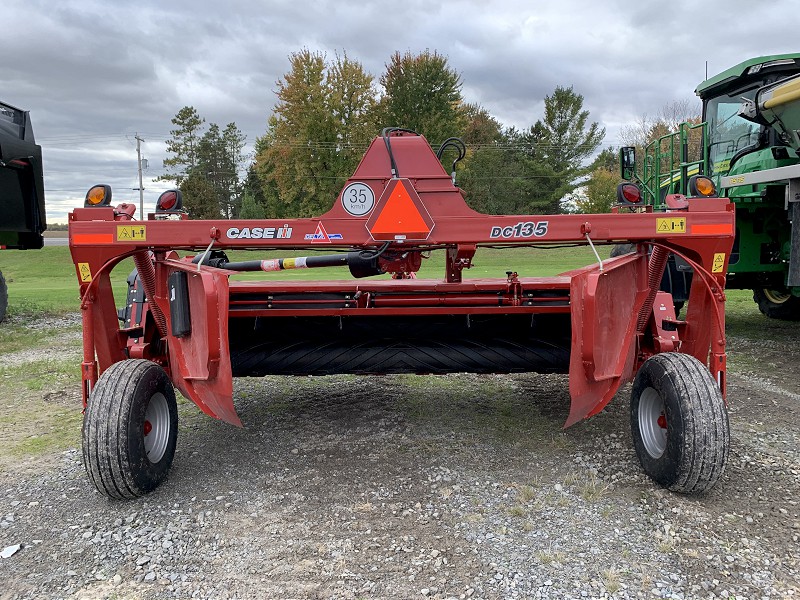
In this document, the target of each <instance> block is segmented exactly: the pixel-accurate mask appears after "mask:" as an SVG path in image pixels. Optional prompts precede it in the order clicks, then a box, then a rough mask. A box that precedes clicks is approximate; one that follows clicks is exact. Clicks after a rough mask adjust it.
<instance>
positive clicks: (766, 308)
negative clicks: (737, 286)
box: [753, 288, 800, 321]
mask: <svg viewBox="0 0 800 600" xmlns="http://www.w3.org/2000/svg"><path fill="white" fill-rule="evenodd" d="M753 301H754V302H755V303H756V304H758V310H760V311H761V312H762V313H763V314H765V315H766V316H767V317H769V318H770V319H779V320H781V321H800V298H798V297H797V296H794V295H792V293H791V292H790V291H789V290H787V289H786V288H781V289H774V288H756V289H754V290H753Z"/></svg>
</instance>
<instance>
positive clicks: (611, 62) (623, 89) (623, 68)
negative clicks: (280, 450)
mask: <svg viewBox="0 0 800 600" xmlns="http://www.w3.org/2000/svg"><path fill="white" fill-rule="evenodd" d="M798 24H800V21H799V20H798V17H797V0H770V1H769V2H759V1H755V2H754V1H752V0H748V1H745V0H726V1H725V2H722V1H719V0H706V1H703V0H695V1H684V0H672V1H671V2H663V1H660V0H659V1H651V0H628V1H626V2H623V1H619V0H559V1H544V0H506V1H502V2H501V1H495V0H479V1H473V0H458V1H456V0H437V1H433V2H432V1H430V0H425V1H423V0H402V1H397V0H395V1H391V2H386V1H383V0H337V1H335V2H333V1H328V0H319V1H316V2H312V1H310V0H305V1H304V0H288V1H287V0H261V1H257V0H228V1H227V2H218V1H214V2H211V1H209V0H172V1H170V2H151V1H150V0H138V1H136V2H128V1H127V0H62V1H59V2H55V1H52V0H50V1H45V0H28V1H27V2H13V3H11V2H7V3H5V4H4V6H3V8H2V10H0V31H2V34H0V100H2V101H4V102H6V103H8V104H11V105H14V106H17V107H19V108H24V109H26V110H30V111H31V117H32V120H33V125H34V131H35V134H36V140H37V142H38V143H39V144H41V146H42V149H43V154H44V167H45V189H46V197H47V206H48V220H49V221H53V222H55V221H59V222H65V220H66V214H67V212H68V211H69V210H70V209H71V208H72V207H75V206H79V205H81V204H82V202H83V195H84V194H85V191H86V190H87V189H88V188H89V187H90V186H91V185H92V184H95V183H109V184H111V185H112V187H113V188H114V199H115V201H116V202H123V201H125V202H134V203H136V204H137V205H138V201H139V192H138V191H134V189H133V188H136V187H137V185H138V181H137V162H136V143H135V140H134V136H135V134H136V133H137V132H138V133H139V135H140V136H141V137H142V138H144V140H145V143H144V144H143V155H144V156H145V157H146V158H147V159H148V161H149V168H148V170H147V171H146V175H145V183H144V187H145V210H146V211H148V210H152V206H153V204H154V202H155V199H156V197H157V196H158V193H160V191H162V190H163V189H165V187H166V186H165V184H164V183H160V182H155V181H152V179H153V178H155V177H156V176H158V175H159V174H161V173H163V168H162V164H161V161H162V160H163V158H165V151H164V140H165V139H166V138H167V137H169V130H170V129H171V123H170V119H171V118H172V117H173V116H174V115H175V113H176V112H178V110H179V109H180V108H181V107H183V106H186V105H191V106H194V107H195V108H196V109H197V111H198V112H199V114H200V115H201V116H202V117H204V118H205V119H206V121H207V122H214V123H217V124H219V125H220V126H221V127H224V125H225V124H227V123H229V122H231V121H234V122H235V123H236V124H237V125H238V127H239V128H240V129H241V130H242V131H243V132H244V133H245V134H246V135H247V138H248V142H249V144H250V145H252V143H253V142H254V141H255V139H256V137H258V136H260V135H262V134H263V133H264V130H265V125H266V121H267V118H268V116H269V114H270V112H271V109H272V107H273V106H274V104H275V94H274V90H275V87H276V86H275V82H276V81H278V80H279V79H281V78H282V76H283V75H284V74H285V73H286V72H287V70H288V68H289V62H288V58H287V57H288V55H289V54H290V53H292V52H295V51H297V50H300V49H301V48H303V47H307V48H309V49H311V50H318V51H322V52H325V53H327V54H328V56H329V57H332V56H333V54H334V53H335V52H337V51H338V52H342V51H346V52H347V54H348V56H349V57H350V58H352V59H356V60H358V61H360V62H361V63H362V64H363V65H364V67H365V69H366V70H367V71H368V72H370V73H372V74H373V75H375V76H376V79H377V78H378V77H379V76H380V74H381V73H382V72H383V71H384V67H385V64H386V62H387V60H388V58H389V56H390V55H391V54H392V53H393V52H395V51H400V52H402V53H404V52H406V51H410V52H412V53H417V52H421V51H424V50H425V49H426V48H427V49H431V50H437V51H438V52H439V53H441V54H444V55H445V56H447V58H448V60H449V63H450V65H451V67H453V68H454V69H456V70H457V71H458V72H459V73H460V74H461V76H462V80H463V95H464V97H465V99H466V100H467V101H469V102H477V103H479V104H481V105H482V106H483V107H485V108H486V109H487V110H488V111H489V112H490V113H492V114H493V115H494V116H495V117H496V118H498V119H499V120H500V121H501V122H502V123H504V124H505V125H514V126H517V127H526V126H529V125H531V124H532V123H534V122H535V121H536V120H537V119H539V118H541V116H542V108H543V102H542V101H543V98H544V97H545V96H546V95H547V94H550V93H551V92H552V91H553V89H554V88H555V86H557V85H563V86H569V85H571V86H573V87H574V89H575V91H577V92H578V93H580V94H582V95H583V96H584V105H585V107H586V108H587V109H588V110H589V111H590V113H591V119H592V120H595V121H598V122H599V123H600V124H601V125H603V126H604V127H605V128H606V131H607V134H606V139H605V142H604V146H608V145H612V146H618V145H619V142H620V140H619V132H620V128H621V127H623V126H625V125H629V124H631V123H632V122H633V121H635V120H636V119H637V118H639V117H641V116H642V115H645V114H646V115H650V116H655V115H657V114H658V112H659V110H660V109H661V108H662V107H663V106H665V105H666V104H669V103H672V102H674V101H680V100H691V101H693V102H694V98H695V97H694V93H693V92H694V89H695V87H696V86H697V84H698V83H700V82H701V81H702V80H703V79H705V73H706V63H707V64H708V74H709V76H713V75H714V74H716V73H718V72H720V71H722V70H724V69H726V68H728V67H730V66H733V65H734V64H736V63H738V62H741V61H743V60H745V59H748V58H751V57H754V56H761V55H767V54H779V53H785V52H792V51H797V50H798V47H797V45H796V44H795V45H794V46H793V45H792V40H795V39H796V36H797V26H798ZM698 107H699V104H698ZM376 133H377V132H376Z"/></svg>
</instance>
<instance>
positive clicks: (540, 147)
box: [522, 86, 606, 212]
mask: <svg viewBox="0 0 800 600" xmlns="http://www.w3.org/2000/svg"><path fill="white" fill-rule="evenodd" d="M588 121H589V111H588V110H584V109H583V96H581V95H580V94H576V93H575V92H574V91H573V89H572V87H568V88H564V87H560V86H558V87H556V89H555V91H554V92H553V93H552V94H551V95H550V96H546V97H545V99H544V118H543V119H540V120H538V121H536V123H535V124H534V125H533V126H532V127H531V128H530V130H529V131H528V132H527V133H526V134H525V135H524V136H523V138H522V140H523V142H524V144H526V145H527V146H528V151H529V152H530V154H531V156H532V157H533V158H535V159H536V160H537V162H539V163H541V164H543V165H547V167H549V168H550V169H552V171H553V173H554V174H555V176H556V177H555V178H554V179H552V180H551V182H553V183H554V185H551V186H550V187H551V190H552V191H551V194H550V199H549V203H548V205H549V207H548V210H547V212H558V206H559V200H560V199H561V198H562V197H563V196H565V195H566V194H568V193H569V192H571V191H572V190H574V189H575V188H576V187H577V186H578V185H580V179H581V178H582V177H584V176H585V175H587V174H588V172H589V168H588V167H584V166H582V164H583V161H584V160H585V159H587V158H588V157H589V156H591V155H592V154H593V153H594V151H595V150H596V149H597V148H598V146H599V145H600V143H601V142H602V141H603V138H604V137H605V133H606V132H605V129H604V128H602V127H600V126H599V125H598V124H597V123H596V122H594V123H589V122H588Z"/></svg>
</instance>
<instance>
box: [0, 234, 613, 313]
mask: <svg viewBox="0 0 800 600" xmlns="http://www.w3.org/2000/svg"><path fill="white" fill-rule="evenodd" d="M609 251H610V250H609V248H608V247H605V248H601V249H600V252H601V256H602V257H604V258H605V257H607V256H608V252H609ZM310 254H312V253H311V252H309V251H307V250H286V251H282V252H257V251H241V250H240V251H233V252H230V253H229V258H230V259H231V260H253V259H268V258H276V257H294V256H304V255H310ZM593 262H595V258H594V255H593V254H592V252H591V250H590V249H589V248H587V247H575V248H559V249H553V250H544V249H535V248H508V249H502V250H499V249H492V248H479V249H478V252H477V254H476V255H475V258H474V260H473V267H472V268H471V269H469V270H465V271H464V277H465V278H476V277H505V276H506V275H505V273H506V271H517V272H518V273H519V275H520V276H522V277H546V276H552V275H557V274H558V273H560V272H563V271H567V270H570V269H574V268H577V267H580V266H583V265H586V264H590V263H593ZM132 269H133V264H132V261H131V260H130V259H128V260H126V261H123V263H121V264H120V265H119V266H118V267H117V268H116V269H114V271H113V273H112V281H113V284H114V289H115V295H116V297H117V304H118V305H119V304H121V301H122V300H124V293H125V290H126V286H125V279H126V278H127V276H128V274H129V273H130V272H131V270H132ZM0 271H2V273H3V275H4V276H5V278H6V282H7V283H8V296H9V314H10V315H18V316H19V315H22V316H25V315H34V314H40V313H47V314H63V313H67V312H75V311H77V310H78V308H79V305H80V298H79V296H78V289H79V286H78V278H77V276H76V274H75V266H74V264H73V262H72V257H71V255H70V252H69V248H68V247H66V246H49V247H46V248H42V249H41V250H4V251H2V252H0ZM388 277H389V276H388V275H382V276H380V278H384V279H385V278H388ZM419 277H422V278H431V279H443V278H444V251H443V250H437V251H434V252H432V253H431V257H430V258H428V259H426V260H423V264H422V268H421V269H420V272H419ZM233 279H235V280H242V279H248V280H252V279H263V280H267V281H270V280H275V281H279V280H284V279H288V280H301V281H315V280H322V279H325V280H329V279H351V276H350V272H349V271H348V270H347V268H346V267H331V268H322V269H298V270H294V271H281V272H279V273H246V274H238V275H235V276H234V277H233Z"/></svg>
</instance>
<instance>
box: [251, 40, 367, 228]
mask: <svg viewBox="0 0 800 600" xmlns="http://www.w3.org/2000/svg"><path fill="white" fill-rule="evenodd" d="M289 62H290V65H291V70H290V71H289V72H288V73H287V74H286V75H285V76H284V78H283V80H281V81H279V82H278V84H277V85H278V89H277V92H276V93H277V96H278V102H277V103H276V105H275V107H274V109H273V115H272V116H271V117H270V119H269V121H268V125H267V132H266V133H265V135H264V136H263V137H261V138H259V141H258V151H257V156H256V169H257V172H258V174H259V177H260V178H261V179H262V181H263V183H264V186H265V187H266V188H268V189H269V188H271V189H273V190H276V191H277V194H278V199H279V201H280V204H281V205H282V206H281V208H284V209H285V210H284V211H279V212H284V215H285V216H312V215H318V214H320V213H322V212H325V211H327V210H328V209H329V208H330V207H331V205H332V204H333V202H334V200H335V199H336V196H337V195H338V193H339V191H340V190H341V188H342V186H343V184H344V183H345V181H346V179H347V177H349V176H350V175H351V174H352V171H353V170H354V169H355V167H356V165H357V164H358V161H359V160H360V158H361V155H362V154H363V152H364V150H365V149H366V145H367V142H368V140H369V139H370V138H371V137H372V136H373V135H374V129H375V126H374V124H373V123H372V122H371V120H370V117H371V112H372V107H373V104H374V88H373V84H372V77H371V76H370V75H369V74H367V73H366V72H365V71H364V70H363V68H362V67H361V65H360V63H358V62H356V61H353V60H350V59H349V58H348V57H347V55H346V54H342V55H341V56H340V55H336V57H335V59H334V61H333V62H332V63H331V64H328V63H326V60H325V56H324V55H323V54H321V53H318V52H311V51H310V50H308V49H303V50H301V51H300V52H296V53H294V54H292V55H290V57H289Z"/></svg>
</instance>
